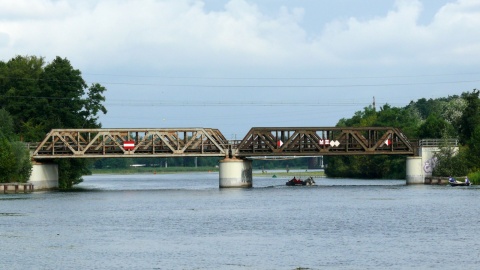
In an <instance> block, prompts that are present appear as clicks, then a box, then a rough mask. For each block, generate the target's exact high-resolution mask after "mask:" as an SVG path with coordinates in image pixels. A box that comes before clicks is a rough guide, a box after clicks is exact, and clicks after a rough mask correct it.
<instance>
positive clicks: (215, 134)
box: [32, 128, 229, 159]
mask: <svg viewBox="0 0 480 270" xmlns="http://www.w3.org/2000/svg"><path fill="white" fill-rule="evenodd" d="M228 149H229V143H228V141H227V139H226V138H225V137H224V136H223V135H222V133H221V132H220V131H219V130H217V129H210V128H183V129H182V128H179V129H120V128H119V129H53V130H52V131H50V132H49V133H48V134H47V135H46V137H45V139H44V140H43V141H42V142H41V143H40V144H39V145H38V147H37V148H36V149H35V151H34V152H33V155H32V157H33V158H34V159H52V158H106V157H153V156H155V157H184V156H219V157H222V156H227V155H228V154H229V152H228Z"/></svg>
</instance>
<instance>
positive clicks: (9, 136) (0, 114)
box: [0, 109, 32, 182]
mask: <svg viewBox="0 0 480 270" xmlns="http://www.w3.org/2000/svg"><path fill="white" fill-rule="evenodd" d="M14 138H15V134H14V133H13V121H12V118H11V116H10V114H9V113H8V112H7V111H6V110H4V109H1V110H0V171H1V172H2V173H0V182H27V181H28V179H29V178H30V173H31V171H32V163H31V161H30V153H29V151H28V149H27V148H26V146H25V144H23V143H20V142H16V141H14Z"/></svg>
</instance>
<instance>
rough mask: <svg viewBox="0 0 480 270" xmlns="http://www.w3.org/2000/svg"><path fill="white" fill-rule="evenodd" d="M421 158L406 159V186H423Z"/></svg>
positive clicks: (423, 177)
mask: <svg viewBox="0 0 480 270" xmlns="http://www.w3.org/2000/svg"><path fill="white" fill-rule="evenodd" d="M422 160H423V159H422V157H407V175H406V176H407V177H406V178H407V185H413V184H424V183H425V176H424V175H423V166H422V165H423V161H422Z"/></svg>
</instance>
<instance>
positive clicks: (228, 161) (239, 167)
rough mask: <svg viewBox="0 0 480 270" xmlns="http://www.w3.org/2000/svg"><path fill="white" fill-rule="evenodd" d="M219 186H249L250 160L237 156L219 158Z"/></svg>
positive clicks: (250, 183) (250, 181) (250, 185)
mask: <svg viewBox="0 0 480 270" xmlns="http://www.w3.org/2000/svg"><path fill="white" fill-rule="evenodd" d="M219 186H220V188H251V187H252V161H251V160H247V159H238V158H225V159H222V160H220V173H219Z"/></svg>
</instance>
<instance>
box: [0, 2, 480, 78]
mask: <svg viewBox="0 0 480 270" xmlns="http://www.w3.org/2000/svg"><path fill="white" fill-rule="evenodd" d="M27 7H28V8H27ZM421 12H422V4H421V2H420V1H419V0H398V1H396V5H395V8H394V9H393V10H391V11H389V12H386V13H385V16H382V17H375V18H370V19H364V20H359V19H357V18H354V17H352V18H348V19H346V20H337V21H334V22H331V23H329V24H327V25H325V27H324V29H323V32H320V33H307V32H306V31H305V30H304V29H303V28H302V27H301V26H300V25H301V24H300V23H301V21H302V18H303V16H305V15H306V14H307V13H308V10H303V9H301V8H297V9H287V8H285V7H279V9H278V13H277V14H276V15H275V16H267V15H265V14H264V13H262V11H261V10H260V9H259V7H258V6H257V5H255V4H253V3H252V2H251V1H247V0H230V1H228V2H226V4H225V6H224V9H222V10H220V11H207V10H206V9H205V7H204V2H203V1H200V0H165V1H155V0H143V1H115V0H102V1H100V0H97V1H95V0H90V1H73V0H58V1H53V0H38V1H30V0H16V1H13V2H12V1H8V0H0V18H1V19H0V48H1V51H0V59H3V60H6V59H9V58H11V57H13V56H14V55H16V54H21V55H41V56H46V57H47V60H48V59H51V58H52V57H54V56H56V55H60V56H62V57H67V58H69V59H73V60H74V62H76V63H81V66H84V67H90V68H98V69H102V68H108V67H115V66H125V65H133V66H135V65H138V66H143V67H149V68H158V69H162V68H166V67H179V68H188V67H189V68H199V67H202V66H206V65H213V66H216V67H226V66H240V67H248V66H258V67H264V68H266V67H277V66H282V65H283V66H287V65H289V66H297V67H298V66H311V67H314V66H329V65H336V66H344V65H347V66H351V65H386V66H395V65H403V64H405V65H411V64H414V63H417V62H419V61H421V62H423V63H426V64H443V65H447V64H458V63H464V62H471V63H475V62H478V61H479V60H480V37H479V35H477V34H476V33H477V32H478V30H477V29H480V3H479V2H478V1H475V0H459V1H455V2H451V3H449V4H446V5H445V6H444V7H443V8H442V9H440V10H439V11H438V13H437V14H436V15H435V17H434V19H433V21H432V22H431V23H430V24H428V25H420V24H419V23H418V18H419V16H420V14H421Z"/></svg>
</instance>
